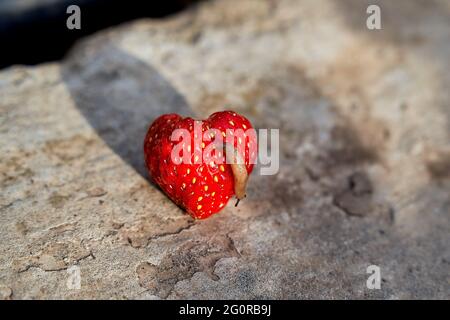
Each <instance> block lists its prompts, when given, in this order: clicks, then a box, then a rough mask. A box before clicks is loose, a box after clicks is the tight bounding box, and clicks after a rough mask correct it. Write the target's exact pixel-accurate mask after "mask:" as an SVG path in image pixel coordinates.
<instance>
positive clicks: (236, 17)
mask: <svg viewBox="0 0 450 320" xmlns="http://www.w3.org/2000/svg"><path fill="white" fill-rule="evenodd" d="M370 2H372V1H370ZM376 2H377V3H378V1H376ZM368 4H369V1H360V0H345V1H327V0H323V1H319V2H318V1H294V0H292V1H290V0H280V1H263V0H253V1H252V0H222V1H212V2H206V3H202V4H201V5H199V6H198V7H196V8H194V9H192V10H189V11H187V12H184V13H182V14H180V15H177V16H175V17H172V18H169V19H167V20H162V21H154V20H139V21H136V22H133V23H130V24H126V25H123V26H120V27H117V28H113V29H110V30H106V31H103V32H100V33H98V34H96V35H94V36H91V37H89V38H87V39H86V40H83V41H81V42H80V43H79V44H78V45H76V46H75V48H74V49H73V50H72V51H71V53H70V55H69V56H68V57H67V58H66V59H65V60H64V61H62V62H61V63H50V64H44V65H40V66H35V67H22V66H16V67H12V68H9V69H6V70H3V71H1V72H0V135H1V141H2V143H1V144H0V154H1V159H2V160H1V162H0V173H1V175H0V187H1V194H0V214H1V219H2V223H1V224H0V239H1V241H0V257H1V259H0V284H1V286H2V287H1V288H2V289H1V297H2V298H9V297H11V298H13V299H22V298H65V299H75V298H84V299H86V298H117V299H134V298H136V299H159V298H168V299H176V298H205V299H212V298H221V299H228V298H249V299H255V298H261V299H265V298H274V299H281V298H334V299H339V298H386V299H402V298H440V299H448V298H449V297H450V294H449V293H450V288H449V287H450V284H449V280H450V279H449V273H448V271H449V264H450V234H449V232H448V230H449V228H450V198H449V192H448V191H449V190H450V180H449V175H448V171H449V170H448V163H449V161H450V158H449V153H448V150H449V147H450V146H449V142H450V139H449V138H450V109H449V108H448V106H449V103H450V96H449V91H448V88H449V86H450V75H449V73H448V70H450V59H449V56H450V41H449V39H450V7H449V5H448V2H447V1H427V2H426V3H423V2H419V1H384V2H381V7H382V19H383V20H382V23H383V29H382V30H380V31H369V30H367V29H366V28H365V18H366V13H365V12H366V8H367V5H368ZM229 106H232V107H233V108H234V109H235V110H236V111H238V112H241V113H243V114H244V115H246V116H247V117H249V118H250V120H251V121H252V123H254V124H255V125H256V127H257V128H280V171H279V173H278V174H277V175H275V176H261V175H259V174H258V172H259V170H258V168H256V171H255V174H254V175H252V178H251V180H250V185H249V191H248V197H247V198H246V199H245V200H244V201H242V202H241V203H240V205H239V207H237V208H235V207H234V206H233V205H232V204H230V205H229V206H228V207H227V208H225V209H224V210H223V212H221V213H220V214H218V215H216V216H214V217H212V218H210V219H207V220H204V221H193V220H192V219H191V218H189V217H188V216H187V215H186V214H184V213H183V212H182V211H181V210H180V209H179V208H178V207H177V206H176V205H174V204H173V203H172V202H171V201H170V200H168V199H167V198H166V197H165V196H164V195H163V194H162V193H161V192H160V191H159V190H158V189H157V188H156V187H155V186H154V185H153V184H152V183H151V182H150V181H149V179H148V177H147V174H146V172H145V168H144V165H143V155H142V150H141V149H142V140H143V137H144V135H145V130H146V128H147V126H148V124H149V123H150V122H151V121H152V120H153V119H154V118H155V117H157V116H158V115H160V114H161V113H167V112H178V113H182V114H185V115H194V116H197V117H204V116H205V115H207V114H209V113H211V112H214V111H217V110H221V109H224V108H227V107H229ZM371 264H376V265H378V266H380V268H381V276H382V283H381V290H369V289H367V288H366V280H367V277H368V274H366V268H367V267H368V266H369V265H371ZM74 265H76V266H78V267H79V270H80V272H81V289H79V290H77V289H69V288H68V287H67V286H66V283H67V279H68V277H69V273H68V271H67V269H68V268H70V267H71V266H74ZM4 288H6V289H4ZM8 288H9V289H10V291H9V290H8Z"/></svg>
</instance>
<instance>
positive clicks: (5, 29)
mask: <svg viewBox="0 0 450 320" xmlns="http://www.w3.org/2000/svg"><path fill="white" fill-rule="evenodd" d="M198 1H200V0H164V1H140V0H128V1H123V0H0V43H1V44H2V45H1V47H2V49H1V59H0V68H4V67H7V66H10V65H12V64H36V63H40V62H46V61H52V60H57V59H61V58H62V57H63V56H64V54H65V53H66V52H67V50H68V49H69V48H70V47H71V45H72V44H73V43H74V42H75V40H77V39H79V38H80V37H83V36H86V35H89V34H92V33H94V32H96V31H98V30H101V29H103V28H107V27H110V26H113V25H116V24H119V23H122V22H125V21H129V20H133V19H138V18H143V17H151V18H162V17H165V16H168V15H171V14H175V13H177V12H180V11H181V10H183V9H186V8H187V7H188V6H189V5H192V4H193V3H194V2H198ZM70 5H78V6H80V7H81V11H82V21H83V27H82V28H81V29H80V30H68V29H67V28H66V20H67V18H68V16H69V14H67V13H66V10H67V7H68V6H70Z"/></svg>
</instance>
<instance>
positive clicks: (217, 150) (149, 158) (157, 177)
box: [144, 111, 257, 219]
mask: <svg viewBox="0 0 450 320" xmlns="http://www.w3.org/2000/svg"><path fill="white" fill-rule="evenodd" d="M256 154H257V138H256V133H255V130H254V129H253V127H252V125H251V123H250V121H248V120H247V119H246V118H245V117H243V116H241V115H239V114H237V113H236V112H234V111H221V112H216V113H213V114H212V115H211V116H210V117H209V118H208V119H207V120H204V121H196V120H194V119H192V118H189V117H187V118H183V117H181V116H180V115H178V114H165V115H162V116H160V117H158V118H157V119H156V120H155V121H154V122H153V123H152V124H151V126H150V128H149V129H148V131H147V135H146V136H145V141H144V155H145V163H146V165H147V168H148V170H149V173H150V175H151V177H152V178H153V180H154V181H155V182H156V183H157V184H158V185H159V187H160V188H161V189H162V190H163V191H164V192H165V193H166V194H167V195H168V196H169V197H170V199H172V200H173V201H174V202H175V203H176V204H177V205H179V206H180V207H182V208H184V209H186V211H187V212H188V213H189V214H190V215H191V216H192V217H194V218H197V219H204V218H207V217H209V216H210V215H212V214H214V213H217V212H219V211H220V210H222V209H223V208H224V207H225V205H226V204H227V202H228V200H229V199H230V198H231V197H232V196H233V195H236V197H237V198H238V202H239V200H241V199H242V198H243V197H245V188H246V184H247V180H248V176H249V175H250V173H251V172H252V170H253V164H254V163H255V160H256Z"/></svg>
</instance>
